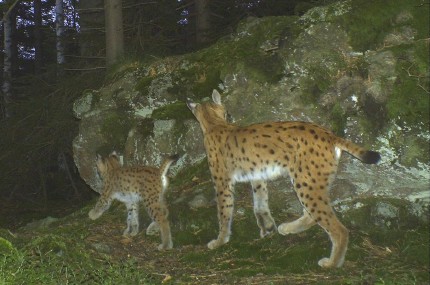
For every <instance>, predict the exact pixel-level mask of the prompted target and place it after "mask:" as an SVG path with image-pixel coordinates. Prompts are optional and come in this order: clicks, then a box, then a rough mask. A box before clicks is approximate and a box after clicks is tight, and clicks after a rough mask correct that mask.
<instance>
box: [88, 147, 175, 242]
mask: <svg viewBox="0 0 430 285" xmlns="http://www.w3.org/2000/svg"><path fill="white" fill-rule="evenodd" d="M177 159H178V156H177V155H175V156H171V157H168V158H167V159H165V160H164V162H163V163H162V165H161V167H160V168H155V167H150V166H130V167H125V166H121V163H120V161H119V157H118V156H117V155H116V153H115V152H114V153H112V154H111V155H110V156H109V157H107V158H105V159H102V158H101V157H100V156H98V157H97V163H96V164H97V169H98V171H99V174H100V176H101V178H102V180H103V191H102V192H101V196H100V198H99V200H98V201H97V203H96V205H95V206H94V208H93V209H92V210H91V211H90V212H89V213H88V215H89V217H90V219H92V220H95V219H97V218H99V217H100V216H101V215H102V214H103V213H104V212H105V211H106V210H107V209H109V207H110V205H111V203H112V201H113V200H115V199H116V200H118V201H121V202H123V203H124V204H125V205H126V207H127V211H128V214H127V228H126V229H125V231H124V233H123V235H124V236H126V237H128V236H135V235H136V234H137V233H138V231H139V202H143V205H144V206H145V208H146V209H147V211H148V214H149V216H150V217H151V219H152V221H153V222H152V223H151V224H150V225H149V227H148V229H147V232H148V231H153V230H154V228H157V226H158V227H159V228H160V232H161V244H160V245H159V246H158V249H170V248H172V247H173V243H172V237H171V233H170V225H169V221H168V219H167V217H168V214H169V212H168V209H167V206H166V201H165V198H164V195H165V191H166V189H167V187H168V185H169V182H168V179H167V176H166V174H167V171H168V170H169V167H170V165H171V164H172V163H173V162H175V161H176V160H177Z"/></svg>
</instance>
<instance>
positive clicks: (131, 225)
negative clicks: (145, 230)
mask: <svg viewBox="0 0 430 285" xmlns="http://www.w3.org/2000/svg"><path fill="white" fill-rule="evenodd" d="M126 206H127V228H126V229H125V230H124V233H123V234H122V235H123V236H125V237H129V236H132V237H133V236H135V235H137V233H138V232H139V206H138V204H137V203H127V204H126Z"/></svg>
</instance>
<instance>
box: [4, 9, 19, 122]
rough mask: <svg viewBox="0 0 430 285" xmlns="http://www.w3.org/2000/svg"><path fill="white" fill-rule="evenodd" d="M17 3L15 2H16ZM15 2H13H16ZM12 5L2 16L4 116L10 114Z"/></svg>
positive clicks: (9, 115)
mask: <svg viewBox="0 0 430 285" xmlns="http://www.w3.org/2000/svg"><path fill="white" fill-rule="evenodd" d="M16 3H17V2H16ZM16 3H15V4H16ZM14 6H15V5H13V6H12V7H11V8H10V9H9V10H8V11H7V12H5V13H4V16H3V33H4V38H3V40H4V59H3V60H4V62H3V84H2V93H3V98H2V99H3V102H2V103H3V104H2V105H3V106H2V113H3V114H2V115H3V117H4V118H9V117H11V116H12V111H11V110H10V103H11V101H12V69H13V67H12V60H13V47H12V40H13V33H12V31H13V30H14V28H13V23H15V21H13V17H16V15H15V12H14Z"/></svg>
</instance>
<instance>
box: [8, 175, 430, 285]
mask: <svg viewBox="0 0 430 285" xmlns="http://www.w3.org/2000/svg"><path fill="white" fill-rule="evenodd" d="M197 175H199V174H197ZM181 176H182V177H181V179H187V180H188V181H190V182H189V183H183V182H180V183H179V182H175V180H174V181H173V183H172V184H173V187H172V188H173V189H171V191H170V193H169V197H168V200H169V202H170V213H171V214H170V221H171V226H172V236H173V242H174V248H173V249H172V250H167V251H158V250H157V246H158V244H159V243H160V237H159V236H147V235H146V234H145V226H147V225H148V224H149V222H150V221H149V219H148V217H147V215H146V213H144V211H143V210H142V211H141V212H142V213H141V215H140V216H141V232H140V233H139V234H138V235H137V236H136V237H133V238H124V237H122V235H121V234H122V232H123V230H124V228H125V225H126V221H125V218H126V211H125V207H124V206H123V205H122V204H120V203H114V204H113V206H112V207H111V208H110V209H109V210H108V211H107V212H105V213H104V214H103V215H102V217H100V218H99V219H98V220H96V221H91V220H90V219H89V218H88V211H89V210H90V209H91V207H92V206H93V205H94V202H95V201H94V200H92V201H91V202H89V203H88V204H87V205H86V206H83V207H82V208H80V209H78V210H76V211H75V212H73V213H72V214H70V215H67V216H65V217H63V218H59V219H56V218H45V219H42V220H38V221H35V222H33V223H30V224H28V225H26V226H23V227H19V228H4V229H0V284H429V281H430V280H429V279H430V278H429V262H430V261H429V225H428V224H427V223H422V224H410V225H407V226H401V227H396V228H390V229H388V228H374V229H364V228H362V227H359V226H357V225H355V223H354V222H351V220H350V219H349V218H348V216H342V217H341V220H342V221H343V222H344V223H345V225H346V226H347V227H348V228H349V230H350V243H349V249H348V252H347V255H346V261H345V264H344V266H343V267H342V268H339V269H330V270H328V269H323V268H320V267H319V266H318V264H317V262H318V260H319V259H320V258H323V257H327V256H328V255H329V253H330V248H331V243H330V241H329V238H328V236H327V234H326V233H325V232H324V231H323V230H322V229H321V228H319V227H313V228H311V229H310V230H308V231H306V232H304V233H300V234H297V235H289V236H281V235H279V234H277V233H276V234H273V235H271V236H268V237H266V238H263V239H260V238H259V230H258V227H257V225H256V222H255V218H254V216H253V210H252V203H251V200H252V199H251V195H250V191H246V190H244V189H243V187H239V191H238V194H241V195H240V196H239V195H238V197H237V200H236V211H235V217H234V223H233V228H232V229H233V234H232V237H231V239H230V242H229V243H228V244H226V245H224V246H222V247H220V248H218V249H216V250H209V249H208V248H207V247H206V244H207V242H209V241H210V240H211V239H213V238H215V237H216V235H217V230H218V223H217V218H216V208H215V205H214V203H208V205H207V206H205V207H201V208H198V209H195V210H191V209H190V208H189V207H188V206H187V205H188V201H187V199H185V198H184V197H186V196H189V197H191V196H193V197H195V194H196V191H197V192H201V193H210V195H213V188H212V185H211V183H209V181H208V180H207V176H205V175H203V176H199V179H197V180H196V179H192V180H193V181H192V182H191V179H189V177H184V175H181ZM185 176H186V175H185ZM194 178H195V177H194ZM196 181H197V182H196ZM176 185H182V186H181V187H176ZM174 197H180V198H176V199H175V198H174ZM277 200H279V199H278V198H276V197H274V199H272V201H273V203H274V204H275V205H274V207H273V215H274V218H275V220H276V221H278V222H279V221H282V220H293V219H294V218H296V217H293V216H292V215H291V214H288V213H286V212H283V211H282V210H280V209H279V208H278V206H277V205H278V201H277Z"/></svg>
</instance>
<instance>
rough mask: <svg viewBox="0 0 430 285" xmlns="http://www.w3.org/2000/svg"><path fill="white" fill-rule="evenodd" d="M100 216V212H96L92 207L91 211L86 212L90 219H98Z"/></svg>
mask: <svg viewBox="0 0 430 285" xmlns="http://www.w3.org/2000/svg"><path fill="white" fill-rule="evenodd" d="M100 216H101V214H100V213H98V212H96V211H95V210H94V209H92V210H91V211H89V212H88V217H89V218H90V219H91V220H95V219H98V218H99V217H100Z"/></svg>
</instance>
